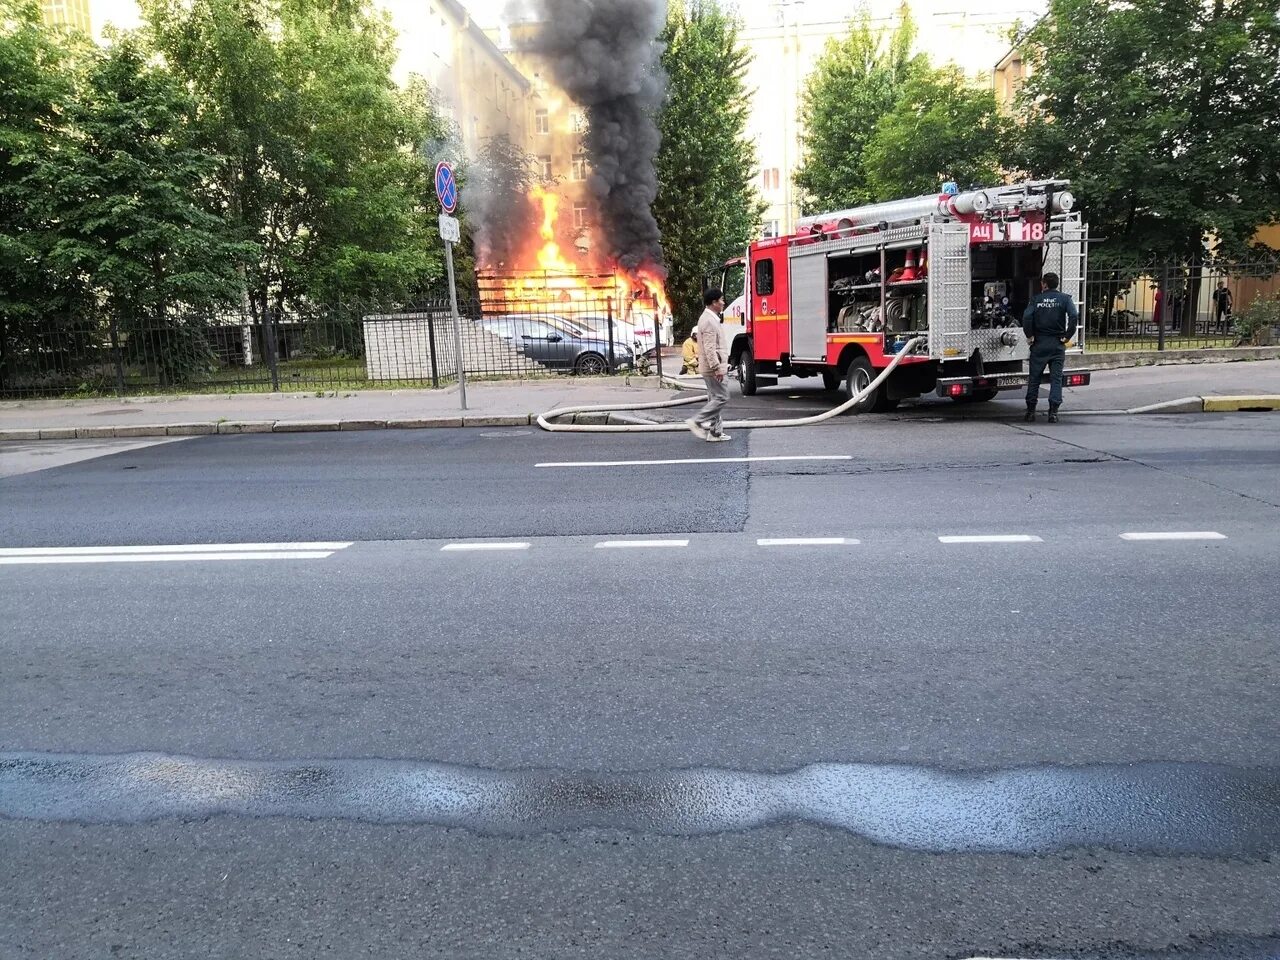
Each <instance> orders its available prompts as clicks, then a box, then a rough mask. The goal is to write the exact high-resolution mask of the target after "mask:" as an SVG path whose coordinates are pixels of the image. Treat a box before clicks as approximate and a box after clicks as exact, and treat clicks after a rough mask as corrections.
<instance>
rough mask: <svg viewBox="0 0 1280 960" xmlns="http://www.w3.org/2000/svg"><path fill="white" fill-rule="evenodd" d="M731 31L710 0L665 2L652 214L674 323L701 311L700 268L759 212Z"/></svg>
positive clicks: (740, 240)
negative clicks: (662, 95)
mask: <svg viewBox="0 0 1280 960" xmlns="http://www.w3.org/2000/svg"><path fill="white" fill-rule="evenodd" d="M738 30H739V26H738V23H737V21H736V20H734V19H733V18H732V17H730V16H729V15H727V14H726V13H725V12H724V11H723V10H721V9H720V7H719V6H718V5H717V4H716V3H715V2H714V0H691V2H689V3H672V5H671V7H670V9H669V12H668V16H667V23H666V26H665V27H664V29H663V31H662V34H661V36H660V38H659V40H660V42H661V43H663V44H664V47H665V49H664V51H663V54H662V66H663V69H665V70H666V73H667V77H668V82H667V99H666V102H665V104H664V105H663V108H662V112H661V114H660V115H659V117H658V126H659V129H660V131H661V133H662V146H661V148H660V150H659V152H658V161H657V165H658V184H659V189H658V198H657V201H656V202H655V204H654V215H655V216H656V217H657V220H658V226H659V228H660V229H661V231H662V249H663V256H664V259H665V260H666V263H667V269H668V274H667V295H668V296H669V297H670V298H671V303H672V308H673V311H674V314H675V318H676V325H677V327H678V328H679V329H681V330H686V329H688V328H689V326H691V325H692V323H693V321H694V319H695V318H696V317H697V315H698V314H699V313H700V312H701V310H702V296H701V294H702V276H703V272H704V270H705V269H707V268H708V267H711V266H713V265H715V264H717V263H721V262H723V261H724V260H725V259H727V258H728V257H730V256H732V255H733V254H735V253H740V252H741V251H742V250H744V249H745V248H746V244H747V242H748V241H749V240H750V239H751V237H752V236H754V234H755V232H756V230H757V228H758V226H759V223H760V217H761V216H762V215H763V213H764V209H765V208H764V204H763V203H762V202H761V201H760V197H759V195H758V194H757V193H756V190H755V185H754V180H755V177H754V174H755V169H756V157H755V147H754V145H753V144H751V143H750V141H748V139H747V136H746V129H747V113H748V109H749V104H750V98H749V94H748V91H747V88H746V84H745V78H746V70H747V64H748V62H749V61H748V57H749V55H748V53H747V52H746V50H745V49H744V48H743V46H742V44H741V42H740V40H739V36H738Z"/></svg>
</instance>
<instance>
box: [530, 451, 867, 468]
mask: <svg viewBox="0 0 1280 960" xmlns="http://www.w3.org/2000/svg"><path fill="white" fill-rule="evenodd" d="M852 459H853V457H852V456H850V455H848V454H830V455H824V456H811V457H689V458H685V459H682V460H571V461H566V462H564V463H536V464H534V466H535V467H668V466H672V465H673V464H681V463H779V462H782V461H790V460H852Z"/></svg>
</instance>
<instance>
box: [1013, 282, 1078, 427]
mask: <svg viewBox="0 0 1280 960" xmlns="http://www.w3.org/2000/svg"><path fill="white" fill-rule="evenodd" d="M1079 321H1080V312H1079V311H1078V310H1077V309H1076V305H1075V301H1073V300H1072V299H1071V298H1070V297H1069V296H1067V295H1066V294H1065V293H1063V292H1062V291H1060V290H1059V289H1058V275H1057V274H1056V273H1046V274H1045V275H1044V276H1043V277H1041V278H1040V293H1038V294H1037V295H1036V296H1034V297H1032V298H1031V302H1030V303H1029V304H1027V310H1026V312H1025V313H1024V314H1023V315H1022V332H1023V333H1025V334H1026V335H1027V343H1029V344H1030V345H1031V359H1030V360H1029V361H1028V363H1029V364H1030V366H1029V368H1028V377H1027V415H1026V417H1025V418H1024V419H1025V420H1026V421H1027V423H1035V419H1036V404H1037V403H1038V402H1039V400H1040V380H1041V378H1042V377H1043V376H1044V368H1045V367H1046V366H1047V367H1048V368H1049V377H1050V380H1049V422H1050V423H1057V422H1058V407H1060V406H1062V368H1063V365H1064V364H1065V363H1066V360H1067V344H1068V343H1069V342H1070V341H1071V338H1072V337H1074V336H1075V335H1076V324H1077V323H1079Z"/></svg>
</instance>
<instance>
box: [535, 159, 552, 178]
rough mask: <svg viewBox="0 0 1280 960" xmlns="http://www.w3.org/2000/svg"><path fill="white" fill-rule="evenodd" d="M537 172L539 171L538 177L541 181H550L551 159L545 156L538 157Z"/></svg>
mask: <svg viewBox="0 0 1280 960" xmlns="http://www.w3.org/2000/svg"><path fill="white" fill-rule="evenodd" d="M538 171H539V173H540V175H541V176H542V179H543V180H550V179H551V177H552V173H551V158H550V157H548V156H546V155H545V154H544V155H543V156H541V157H539V158H538Z"/></svg>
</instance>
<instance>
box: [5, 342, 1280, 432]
mask: <svg viewBox="0 0 1280 960" xmlns="http://www.w3.org/2000/svg"><path fill="white" fill-rule="evenodd" d="M686 379H687V381H688V387H689V388H690V389H698V388H699V387H700V386H701V381H700V380H699V379H697V378H686ZM731 390H732V391H733V393H734V403H735V407H736V410H735V415H736V416H739V417H746V418H766V417H772V416H780V417H785V416H789V415H794V414H793V412H792V411H789V410H788V406H789V404H788V402H787V401H788V400H792V401H794V399H795V397H794V394H796V393H800V392H803V394H804V399H805V401H806V402H808V403H810V404H811V405H814V406H823V407H827V406H834V404H835V403H836V402H838V398H837V397H835V396H834V395H833V394H829V393H824V392H823V391H821V390H820V389H818V388H817V385H816V383H815V381H814V380H812V379H809V380H785V381H783V383H782V384H780V385H779V387H777V388H765V389H762V390H761V392H760V394H759V395H758V396H757V397H754V398H751V399H750V400H747V399H746V398H743V397H741V396H739V395H738V394H737V388H736V384H735V385H734V386H733V387H732V388H731ZM1069 393H1070V396H1069V398H1068V403H1069V406H1070V409H1071V410H1072V411H1073V412H1081V413H1083V412H1102V411H1108V412H1115V411H1133V410H1135V409H1137V408H1142V407H1146V406H1149V405H1153V404H1162V403H1168V402H1170V401H1176V400H1181V399H1184V398H1194V399H1195V402H1192V403H1189V404H1184V405H1183V408H1185V409H1183V408H1179V409H1175V410H1170V411H1165V412H1179V411H1180V410H1181V412H1192V411H1193V410H1194V411H1198V410H1203V409H1206V408H1208V409H1214V408H1215V407H1216V406H1226V407H1230V406H1232V405H1233V404H1205V403H1203V402H1201V400H1200V398H1203V397H1214V396H1226V397H1263V398H1266V397H1270V398H1271V400H1270V401H1267V402H1266V403H1267V404H1269V405H1271V406H1272V407H1276V406H1280V360H1259V361H1251V362H1241V363H1215V364H1196V365H1189V366H1159V367H1139V368H1134V369H1126V370H1102V371H1097V372H1095V373H1094V376H1093V384H1092V385H1091V386H1089V387H1086V388H1082V389H1079V390H1072V391H1069ZM789 395H790V396H789ZM676 396H678V393H677V392H676V391H675V390H673V389H671V388H670V387H659V386H658V384H657V379H656V378H641V377H630V378H625V379H624V378H599V379H585V378H557V379H553V380H551V379H549V380H523V381H514V382H511V381H508V382H501V383H495V382H484V383H476V384H471V385H468V387H467V410H466V411H462V410H461V409H460V407H459V396H458V390H457V388H456V387H452V388H447V389H442V390H395V391H378V390H369V391H356V392H350V393H332V392H329V393H323V394H320V395H317V394H316V393H279V394H269V393H267V394H256V393H255V394H246V393H237V394H201V395H192V396H176V397H123V398H113V399H96V400H27V401H7V402H3V403H0V440H36V439H46V440H68V439H101V438H106V437H146V436H193V435H205V434H213V433H226V434H230V433H271V432H275V433H289V432H299V431H319V430H380V429H387V428H391V429H411V428H425V427H461V426H516V425H529V424H530V423H532V422H533V420H534V419H535V418H536V417H537V416H538V414H540V413H545V412H546V411H548V410H550V409H552V408H554V407H563V406H579V405H592V404H623V403H634V404H640V403H649V402H653V401H660V400H670V399H673V398H674V397H676ZM1017 399H1018V397H1016V396H1015V395H1014V394H1013V393H1009V394H1007V395H1005V396H1003V397H1002V401H1009V400H1017ZM939 402H940V403H943V404H945V405H946V406H947V407H948V408H950V407H951V404H950V402H949V401H939ZM1260 404H1262V401H1254V402H1252V403H1250V401H1248V400H1245V401H1241V402H1239V403H1235V404H1234V405H1235V406H1243V407H1245V408H1251V407H1255V408H1256V407H1257V406H1259V405H1260ZM1002 408H1003V409H1002ZM905 409H906V408H905V407H904V410H905ZM969 409H976V408H969ZM982 409H986V410H990V411H991V412H992V414H994V415H996V416H1004V415H1006V414H1007V413H1008V404H1007V403H1002V402H1000V401H997V403H996V404H990V405H983V406H982ZM672 416H678V415H677V414H674V413H673V414H672ZM655 419H669V418H668V417H666V416H660V417H655Z"/></svg>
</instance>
